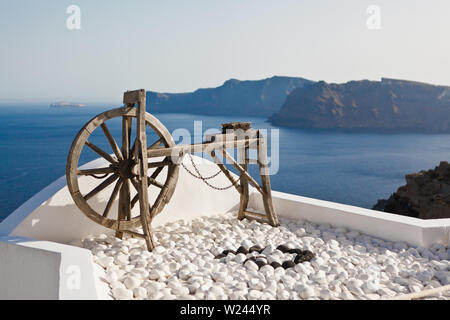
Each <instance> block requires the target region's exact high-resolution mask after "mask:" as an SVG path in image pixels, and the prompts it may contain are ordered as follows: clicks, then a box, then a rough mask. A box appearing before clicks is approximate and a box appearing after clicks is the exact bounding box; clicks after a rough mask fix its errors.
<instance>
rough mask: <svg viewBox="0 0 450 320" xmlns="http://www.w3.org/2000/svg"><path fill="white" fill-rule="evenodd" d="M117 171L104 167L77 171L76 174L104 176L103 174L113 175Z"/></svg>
mask: <svg viewBox="0 0 450 320" xmlns="http://www.w3.org/2000/svg"><path fill="white" fill-rule="evenodd" d="M116 170H117V169H116V168H114V167H105V168H96V169H83V170H78V172H77V174H78V175H80V176H90V175H93V174H105V173H113V172H115V171H116Z"/></svg>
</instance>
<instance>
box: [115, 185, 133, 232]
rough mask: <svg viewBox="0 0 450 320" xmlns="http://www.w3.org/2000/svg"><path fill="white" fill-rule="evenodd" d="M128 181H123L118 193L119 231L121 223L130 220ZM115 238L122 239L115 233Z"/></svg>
mask: <svg viewBox="0 0 450 320" xmlns="http://www.w3.org/2000/svg"><path fill="white" fill-rule="evenodd" d="M130 197H131V195H130V181H129V180H128V179H125V180H124V181H123V184H122V187H121V188H120V192H119V212H118V217H117V219H118V220H119V229H120V223H121V221H124V220H127V221H130V220H131V201H130ZM116 237H118V238H120V239H122V237H123V233H122V232H120V231H116Z"/></svg>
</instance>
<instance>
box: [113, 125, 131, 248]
mask: <svg viewBox="0 0 450 320" xmlns="http://www.w3.org/2000/svg"><path fill="white" fill-rule="evenodd" d="M131 124H132V118H131V117H122V147H121V153H122V155H123V158H124V159H128V158H129V156H130V142H131ZM130 197H131V194H130V182H129V180H128V179H125V180H124V182H123V184H122V187H121V188H120V192H119V212H118V216H117V219H118V220H119V230H120V227H121V226H120V223H121V221H124V220H128V221H130V220H131V208H132V206H131V201H130ZM119 230H117V231H116V237H117V238H120V239H122V238H123V232H121V231H119Z"/></svg>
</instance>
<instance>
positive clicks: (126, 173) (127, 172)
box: [117, 158, 137, 179]
mask: <svg viewBox="0 0 450 320" xmlns="http://www.w3.org/2000/svg"><path fill="white" fill-rule="evenodd" d="M117 170H118V171H117V172H118V173H119V175H120V176H121V177H122V178H125V179H132V178H134V177H136V176H137V171H136V170H137V168H136V162H134V160H133V159H131V158H130V159H125V160H122V161H119V165H118V166H117Z"/></svg>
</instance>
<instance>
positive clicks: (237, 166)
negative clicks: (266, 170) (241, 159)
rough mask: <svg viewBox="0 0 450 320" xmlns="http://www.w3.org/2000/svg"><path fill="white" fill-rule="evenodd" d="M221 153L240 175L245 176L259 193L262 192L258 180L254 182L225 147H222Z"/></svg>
mask: <svg viewBox="0 0 450 320" xmlns="http://www.w3.org/2000/svg"><path fill="white" fill-rule="evenodd" d="M222 154H223V155H224V156H225V157H226V158H227V159H228V160H229V161H230V162H231V164H232V165H233V166H234V167H235V168H236V169H237V170H238V171H239V173H240V174H241V175H244V176H246V177H247V180H248V181H249V182H250V183H251V184H252V185H253V186H254V187H255V188H256V190H258V191H259V192H260V193H261V194H263V193H264V192H263V190H262V188H261V187H260V186H259V184H258V182H256V181H255V179H253V178H252V176H251V175H250V174H249V173H248V172H247V171H245V170H244V168H242V166H241V165H240V164H238V163H236V160H234V159H233V157H232V156H231V155H230V154H229V153H228V152H227V150H226V149H222Z"/></svg>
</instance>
